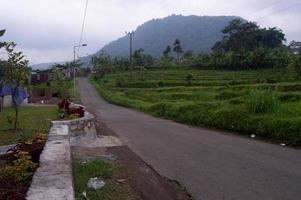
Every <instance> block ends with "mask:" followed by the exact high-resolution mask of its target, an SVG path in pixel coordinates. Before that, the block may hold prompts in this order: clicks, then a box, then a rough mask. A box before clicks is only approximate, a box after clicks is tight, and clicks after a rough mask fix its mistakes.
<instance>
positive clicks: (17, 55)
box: [4, 42, 30, 131]
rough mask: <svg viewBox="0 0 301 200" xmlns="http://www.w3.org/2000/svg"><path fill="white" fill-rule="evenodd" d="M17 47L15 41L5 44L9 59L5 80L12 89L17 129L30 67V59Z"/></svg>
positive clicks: (15, 127) (5, 66)
mask: <svg viewBox="0 0 301 200" xmlns="http://www.w3.org/2000/svg"><path fill="white" fill-rule="evenodd" d="M15 47H16V44H15V43H13V42H11V43H7V44H6V45H5V50H6V52H7V55H8V59H7V60H6V61H5V63H4V80H5V83H6V84H7V85H8V86H10V87H11V90H12V91H11V94H12V101H13V106H14V109H15V121H14V130H15V131H16V130H17V124H18V119H19V106H20V101H19V100H20V98H19V97H20V95H21V93H22V90H21V88H24V87H25V86H26V85H27V83H28V78H29V76H30V68H29V67H28V60H25V59H24V55H23V53H22V52H18V51H15V49H14V48H15ZM22 101H23V100H22Z"/></svg>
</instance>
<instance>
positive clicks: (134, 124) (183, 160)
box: [79, 78, 301, 200]
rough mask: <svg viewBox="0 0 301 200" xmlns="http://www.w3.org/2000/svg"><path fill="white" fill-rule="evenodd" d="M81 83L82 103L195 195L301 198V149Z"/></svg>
mask: <svg viewBox="0 0 301 200" xmlns="http://www.w3.org/2000/svg"><path fill="white" fill-rule="evenodd" d="M79 85H80V92H81V100H82V102H83V104H84V105H86V106H88V107H89V108H90V109H92V110H94V112H95V113H96V114H97V115H98V117H99V118H100V119H101V120H103V121H104V122H105V123H106V124H107V126H108V127H109V128H111V129H112V130H113V131H115V132H116V133H117V134H118V135H119V137H120V138H121V140H122V141H123V142H124V143H125V144H127V145H128V146H129V147H130V148H131V149H132V150H133V151H134V152H135V153H136V154H138V155H139V156H140V157H141V158H143V159H144V161H145V162H147V163H148V164H149V165H151V166H152V167H153V168H154V169H155V170H157V171H158V172H159V173H160V174H161V175H162V176H165V177H167V178H169V179H173V180H177V181H179V182H180V183H182V184H183V185H184V186H185V187H187V190H188V191H189V192H190V193H191V194H192V196H193V197H194V199H196V200H200V199H202V200H203V199H204V200H221V199H231V200H234V199H235V200H249V199H250V200H278V199H287V200H300V199H301V150H296V149H292V148H287V147H281V146H280V145H275V144H268V143H265V142H261V141H256V140H252V139H248V138H243V137H240V136H236V135H232V134H225V133H222V132H218V131H212V130H208V129H203V128H195V127H190V126H186V125H182V124H179V123H175V122H172V121H169V120H164V119H158V118H154V117H151V116H149V115H146V114H144V113H140V112H137V111H133V110H131V109H127V108H123V107H120V106H116V105H112V104H109V103H107V102H106V101H104V100H103V99H102V98H101V97H100V96H99V95H98V93H97V92H96V90H95V89H94V88H93V86H92V85H91V84H90V83H89V81H88V79H86V78H80V79H79Z"/></svg>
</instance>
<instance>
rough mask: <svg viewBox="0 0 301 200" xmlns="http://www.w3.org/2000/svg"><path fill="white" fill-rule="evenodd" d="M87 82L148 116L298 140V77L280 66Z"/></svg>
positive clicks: (125, 75)
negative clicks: (279, 67)
mask: <svg viewBox="0 0 301 200" xmlns="http://www.w3.org/2000/svg"><path fill="white" fill-rule="evenodd" d="M93 83H94V85H95V86H96V88H97V90H98V91H99V92H100V94H101V95H102V96H103V97H104V98H105V99H107V100H108V101H110V102H112V103H115V104H118V105H123V106H127V107H131V108H134V109H137V110H140V111H143V112H146V113H149V114H152V115H154V116H158V117H162V118H167V119H172V120H175V121H178V122H182V123H186V124H191V125H195V126H204V127H211V128H217V129H224V130H229V131H234V132H239V133H241V134H256V135H257V136H261V137H264V138H267V139H272V140H277V141H279V142H284V143H288V144H291V145H301V126H300V124H301V102H300V99H301V82H299V81H295V74H294V73H293V72H289V71H287V70H285V69H277V70H271V69H270V70H257V71H208V70H196V69H190V68H176V69H165V70H162V69H161V70H148V71H143V72H142V71H135V72H122V73H116V74H110V75H107V76H105V77H104V78H102V79H94V80H93Z"/></svg>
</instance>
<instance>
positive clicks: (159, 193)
mask: <svg viewBox="0 0 301 200" xmlns="http://www.w3.org/2000/svg"><path fill="white" fill-rule="evenodd" d="M96 127H97V133H98V134H99V135H105V136H116V137H117V135H116V134H115V133H114V132H113V131H112V130H111V129H109V128H108V127H107V126H106V125H105V124H104V123H102V122H100V121H98V122H97V126H96ZM72 152H73V153H75V154H77V156H78V155H80V157H85V158H86V159H93V158H94V159H95V158H101V159H109V160H111V159H112V160H115V161H116V162H117V163H118V165H119V166H121V168H122V170H121V174H119V178H122V179H124V180H125V181H126V184H128V185H129V186H130V191H131V199H133V200H161V199H162V200H190V199H192V198H191V196H190V195H189V194H188V193H187V192H186V190H185V188H184V187H182V186H180V184H179V183H177V182H175V181H170V180H168V179H166V178H164V177H162V176H160V175H159V174H158V173H157V172H156V171H155V170H154V169H153V168H152V167H151V166H149V165H147V164H146V163H145V162H144V161H143V160H142V159H141V158H140V157H138V156H137V155H136V154H135V153H134V152H133V151H131V150H130V149H129V148H128V147H127V146H119V147H107V148H105V149H104V148H82V147H81V148H79V147H73V149H72Z"/></svg>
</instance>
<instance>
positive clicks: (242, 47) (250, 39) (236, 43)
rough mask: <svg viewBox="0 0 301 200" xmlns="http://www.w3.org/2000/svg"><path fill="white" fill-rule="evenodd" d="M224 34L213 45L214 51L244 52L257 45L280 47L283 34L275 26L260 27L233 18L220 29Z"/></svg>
mask: <svg viewBox="0 0 301 200" xmlns="http://www.w3.org/2000/svg"><path fill="white" fill-rule="evenodd" d="M222 32H223V33H224V34H225V36H224V37H223V39H222V40H221V41H219V42H217V43H216V44H215V45H214V46H213V48H212V49H213V50H214V51H224V52H229V51H233V52H240V53H241V52H245V51H253V50H255V49H257V48H259V47H262V48H277V47H282V46H283V42H284V41H285V35H284V34H283V33H282V30H280V29H277V28H275V27H274V28H269V29H266V28H264V29H262V28H260V27H259V26H258V25H257V24H256V23H254V22H244V21H242V20H241V19H235V20H233V21H231V22H230V23H229V25H228V26H226V27H225V28H224V30H223V31H222Z"/></svg>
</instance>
